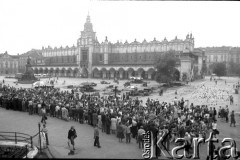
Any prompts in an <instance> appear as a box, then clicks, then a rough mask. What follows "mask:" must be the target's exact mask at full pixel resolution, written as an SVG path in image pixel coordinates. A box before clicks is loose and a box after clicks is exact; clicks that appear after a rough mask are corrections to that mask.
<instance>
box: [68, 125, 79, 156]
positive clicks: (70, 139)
mask: <svg viewBox="0 0 240 160" xmlns="http://www.w3.org/2000/svg"><path fill="white" fill-rule="evenodd" d="M75 138H77V132H76V130H75V129H74V126H72V127H71V129H70V130H69V131H68V146H69V148H70V152H69V153H68V155H74V150H75V148H74V145H75V142H74V139H75Z"/></svg>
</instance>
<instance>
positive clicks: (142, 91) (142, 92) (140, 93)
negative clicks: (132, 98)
mask: <svg viewBox="0 0 240 160" xmlns="http://www.w3.org/2000/svg"><path fill="white" fill-rule="evenodd" d="M138 93H139V95H140V96H149V95H150V93H149V92H148V91H146V90H139V91H138Z"/></svg>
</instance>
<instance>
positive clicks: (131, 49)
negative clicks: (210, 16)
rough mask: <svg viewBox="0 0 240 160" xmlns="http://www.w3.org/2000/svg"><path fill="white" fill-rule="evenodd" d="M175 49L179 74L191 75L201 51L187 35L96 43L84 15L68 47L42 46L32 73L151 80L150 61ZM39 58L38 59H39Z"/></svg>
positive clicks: (199, 60) (152, 74)
mask: <svg viewBox="0 0 240 160" xmlns="http://www.w3.org/2000/svg"><path fill="white" fill-rule="evenodd" d="M168 51H175V52H176V53H177V54H178V55H179V57H180V64H179V65H178V66H176V68H177V69H178V71H179V72H180V75H182V73H184V72H186V73H187V74H188V75H189V77H191V74H192V70H193V68H194V66H195V67H197V68H198V70H199V71H198V74H200V73H201V67H202V66H201V65H202V61H203V59H204V52H203V51H201V50H196V49H194V37H193V36H192V34H190V35H189V34H188V35H187V36H186V38H185V39H184V40H181V39H178V38H177V37H175V39H173V40H171V41H168V40H167V39H166V38H165V39H164V40H162V41H158V40H156V38H154V39H153V40H152V41H150V42H147V41H146V40H145V39H144V40H143V41H142V42H138V41H137V40H136V39H135V40H134V41H133V42H127V41H125V42H124V43H122V42H119V41H118V42H117V43H111V42H110V41H109V40H108V39H107V37H106V38H105V41H104V42H101V43H100V42H99V41H98V39H97V37H96V32H94V31H93V25H92V23H91V21H90V16H89V15H88V16H87V19H86V22H85V24H84V30H83V31H81V36H80V38H79V39H78V40H77V45H76V46H74V45H73V46H72V47H68V46H67V47H65V48H63V47H60V48H56V47H55V48H51V47H50V46H48V47H47V48H44V47H43V48H42V55H43V57H44V60H43V61H41V62H39V63H37V64H36V65H33V69H34V71H35V73H49V74H52V75H53V76H70V77H79V76H81V77H93V78H115V77H118V78H120V79H127V78H129V77H131V76H141V77H143V78H145V79H153V78H154V74H155V69H154V62H155V61H156V59H157V58H159V57H160V56H161V55H162V54H163V53H165V52H168ZM39 61H40V60H39Z"/></svg>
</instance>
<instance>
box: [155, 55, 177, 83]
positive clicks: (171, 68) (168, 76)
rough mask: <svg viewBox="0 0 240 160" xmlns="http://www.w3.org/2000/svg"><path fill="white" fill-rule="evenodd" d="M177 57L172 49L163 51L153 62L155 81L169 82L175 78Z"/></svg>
mask: <svg viewBox="0 0 240 160" xmlns="http://www.w3.org/2000/svg"><path fill="white" fill-rule="evenodd" d="M177 62H178V58H176V56H175V52H174V51H169V52H166V53H164V54H163V55H162V56H161V57H160V58H159V59H158V60H157V61H156V63H155V68H156V69H157V72H156V81H157V82H162V83H171V82H172V81H174V80H175V76H174V73H175V71H176V68H175V67H176V64H177Z"/></svg>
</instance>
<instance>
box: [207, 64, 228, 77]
mask: <svg viewBox="0 0 240 160" xmlns="http://www.w3.org/2000/svg"><path fill="white" fill-rule="evenodd" d="M211 67H212V69H213V73H215V74H216V75H217V76H218V77H221V76H225V75H226V72H227V69H226V64H225V63H213V64H212V65H211Z"/></svg>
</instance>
